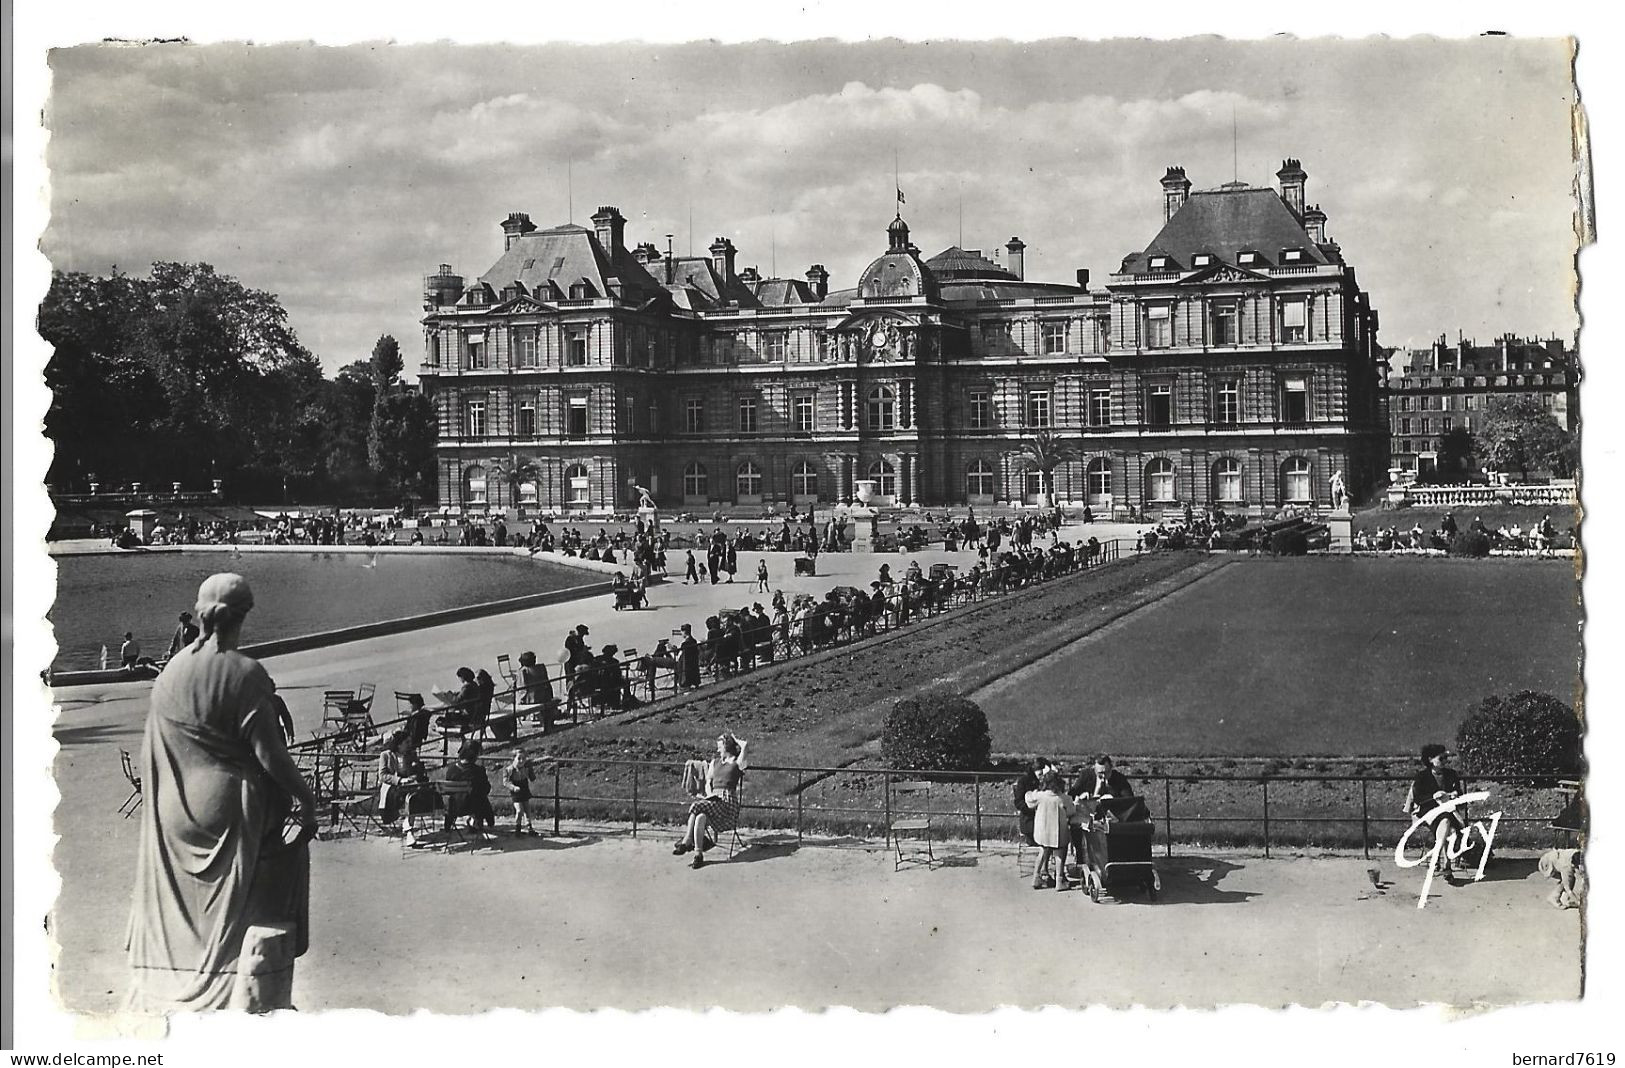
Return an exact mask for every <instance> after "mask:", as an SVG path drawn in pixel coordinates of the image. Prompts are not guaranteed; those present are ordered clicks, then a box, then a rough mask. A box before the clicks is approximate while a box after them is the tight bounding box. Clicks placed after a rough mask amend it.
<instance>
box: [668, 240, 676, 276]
mask: <svg viewBox="0 0 1625 1068" xmlns="http://www.w3.org/2000/svg"><path fill="white" fill-rule="evenodd" d="M671 237H672V235H670V234H667V235H666V284H667V285H668V286H669V285H671V284H672V283H673V282H675V281H676V280H677V261H676V260H675V259H673V258H672V254H671Z"/></svg>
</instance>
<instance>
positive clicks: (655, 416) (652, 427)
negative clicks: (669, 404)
mask: <svg viewBox="0 0 1625 1068" xmlns="http://www.w3.org/2000/svg"><path fill="white" fill-rule="evenodd" d="M649 433H651V434H658V433H660V402H659V401H650V402H649Z"/></svg>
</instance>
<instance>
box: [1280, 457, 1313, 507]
mask: <svg viewBox="0 0 1625 1068" xmlns="http://www.w3.org/2000/svg"><path fill="white" fill-rule="evenodd" d="M1281 499H1282V500H1284V501H1296V502H1303V503H1307V502H1309V501H1310V500H1312V499H1313V498H1312V497H1311V496H1310V493H1309V461H1308V460H1305V459H1304V458H1303V457H1301V456H1294V457H1293V458H1292V459H1290V460H1288V461H1287V462H1286V463H1284V464H1282V465H1281Z"/></svg>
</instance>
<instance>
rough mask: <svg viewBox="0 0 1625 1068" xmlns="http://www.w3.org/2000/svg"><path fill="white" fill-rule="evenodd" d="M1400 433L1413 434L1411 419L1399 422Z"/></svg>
mask: <svg viewBox="0 0 1625 1068" xmlns="http://www.w3.org/2000/svg"><path fill="white" fill-rule="evenodd" d="M1399 432H1400V433H1401V434H1409V433H1410V432H1411V421H1410V420H1409V419H1401V420H1400V421H1399Z"/></svg>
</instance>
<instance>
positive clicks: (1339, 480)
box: [1332, 471, 1349, 508]
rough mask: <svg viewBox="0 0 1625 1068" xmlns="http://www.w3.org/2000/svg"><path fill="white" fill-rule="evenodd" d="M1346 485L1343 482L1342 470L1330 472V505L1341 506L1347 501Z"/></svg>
mask: <svg viewBox="0 0 1625 1068" xmlns="http://www.w3.org/2000/svg"><path fill="white" fill-rule="evenodd" d="M1348 497H1349V492H1348V487H1347V486H1345V485H1344V484H1343V472H1341V471H1333V472H1332V507H1333V508H1341V507H1343V505H1344V504H1346V503H1347V502H1348Z"/></svg>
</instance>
